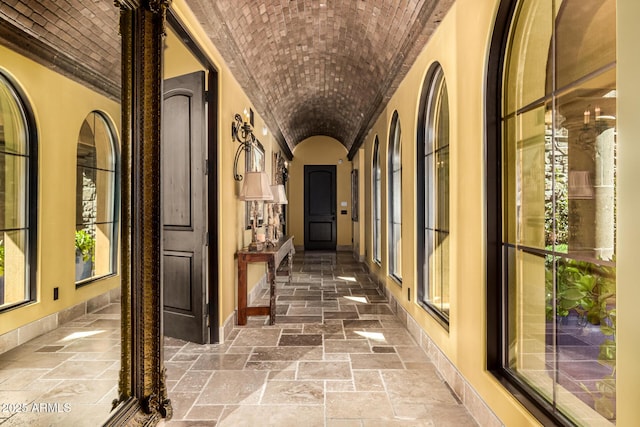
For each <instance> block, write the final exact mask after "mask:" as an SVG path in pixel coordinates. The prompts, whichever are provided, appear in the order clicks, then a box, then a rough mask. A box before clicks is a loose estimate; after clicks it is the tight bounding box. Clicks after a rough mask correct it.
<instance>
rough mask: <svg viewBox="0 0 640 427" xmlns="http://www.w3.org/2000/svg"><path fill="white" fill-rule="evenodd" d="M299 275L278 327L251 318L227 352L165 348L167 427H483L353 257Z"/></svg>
mask: <svg viewBox="0 0 640 427" xmlns="http://www.w3.org/2000/svg"><path fill="white" fill-rule="evenodd" d="M293 268H294V271H293V281H292V285H291V286H289V285H288V283H287V282H286V281H283V280H279V282H278V289H277V292H276V294H277V319H276V324H275V325H273V326H268V325H266V323H267V318H266V317H252V318H249V322H248V324H247V326H243V327H237V328H236V329H234V330H233V333H232V335H231V337H230V339H229V340H228V341H227V342H225V343H224V344H221V345H205V346H201V345H195V344H190V343H187V342H184V341H180V340H176V339H171V338H167V339H166V340H165V361H166V362H165V366H166V368H167V387H168V390H169V397H170V398H171V401H172V403H173V411H174V413H173V419H172V420H171V421H169V422H167V423H166V424H167V425H170V426H172V427H175V426H213V425H219V426H233V427H236V426H258V425H260V426H266V425H269V426H279V427H288V426H296V427H297V426H305V427H311V426H326V427H351V426H354V427H355V426H361V427H372V426H380V427H382V426H384V427H387V426H456V427H458V426H472V425H477V424H476V422H475V421H474V420H473V418H472V417H471V416H470V415H469V413H468V412H467V411H466V409H465V408H464V406H463V405H462V404H461V403H460V401H459V400H458V399H457V398H456V397H455V395H454V394H453V392H452V391H451V390H450V388H449V386H448V385H447V384H446V383H445V382H444V381H443V379H442V378H441V377H440V376H439V375H438V374H437V373H436V369H435V368H434V365H433V364H432V362H431V361H430V360H429V358H428V357H427V355H426V354H425V353H424V352H423V350H422V349H421V348H420V347H419V346H418V345H417V344H416V343H415V341H414V340H413V338H412V337H411V335H410V334H409V332H408V331H407V329H406V328H405V326H404V325H403V324H402V323H401V322H399V321H398V320H397V318H396V317H395V315H394V314H393V313H392V311H391V310H390V307H389V305H388V304H387V301H386V298H385V297H384V296H383V295H381V293H380V292H379V290H378V287H377V285H376V284H375V283H373V282H372V281H371V279H370V278H369V276H368V275H367V274H366V273H365V271H364V269H363V266H362V264H360V263H358V262H355V261H354V260H353V258H352V255H351V253H337V254H336V253H328V252H324V253H321V252H318V253H314V252H307V253H303V254H298V255H296V256H295V259H294V267H293ZM279 279H286V276H285V277H282V276H279ZM261 304H268V300H267V294H266V292H265V294H264V295H263V296H261V299H260V300H258V301H254V302H253V305H261Z"/></svg>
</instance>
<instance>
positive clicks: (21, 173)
mask: <svg viewBox="0 0 640 427" xmlns="http://www.w3.org/2000/svg"><path fill="white" fill-rule="evenodd" d="M29 152H30V149H29V133H28V126H27V118H26V114H25V110H24V106H23V104H22V103H21V102H20V98H19V96H18V94H17V92H16V91H15V90H14V88H13V86H12V85H11V84H10V83H9V81H8V80H7V79H6V78H5V77H4V76H2V75H1V74H0V309H2V308H6V307H10V306H12V305H15V304H19V303H22V302H24V301H28V300H29V299H31V298H33V297H34V296H35V295H31V288H30V277H29V271H28V266H29V257H28V256H29V254H28V252H27V251H28V250H29V249H30V248H28V247H27V241H28V236H29V232H30V231H29V229H28V227H29V223H28V217H29V204H28V202H29V200H28V189H27V186H28V184H29V183H28V181H27V177H28V172H29V170H28V169H29V167H30V165H29V158H28V154H29ZM33 184H34V185H35V183H33Z"/></svg>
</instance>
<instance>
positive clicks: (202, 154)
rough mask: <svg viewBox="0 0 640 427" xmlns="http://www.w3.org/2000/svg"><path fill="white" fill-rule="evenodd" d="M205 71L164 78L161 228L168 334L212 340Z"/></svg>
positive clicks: (165, 330)
mask: <svg viewBox="0 0 640 427" xmlns="http://www.w3.org/2000/svg"><path fill="white" fill-rule="evenodd" d="M204 77H205V75H204V72H202V71H200V72H197V73H193V74H187V75H184V76H180V77H175V78H172V79H168V80H165V81H164V101H163V107H162V108H163V110H162V142H161V144H162V154H161V155H162V169H161V188H162V230H163V245H164V247H163V252H162V254H163V256H162V265H163V275H162V277H163V307H164V315H163V319H164V334H165V335H166V336H170V337H174V338H180V339H183V340H187V341H192V342H197V343H200V344H203V343H205V342H207V341H208V336H209V331H208V326H207V324H208V319H207V314H208V313H207V309H206V307H207V299H206V286H205V284H206V278H207V274H206V265H207V262H206V257H207V254H208V247H207V238H206V236H207V227H206V224H207V198H206V194H207V185H206V178H207V177H206V142H207V141H206V132H205V124H206V121H205V96H204Z"/></svg>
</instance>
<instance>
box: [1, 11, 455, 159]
mask: <svg viewBox="0 0 640 427" xmlns="http://www.w3.org/2000/svg"><path fill="white" fill-rule="evenodd" d="M186 2H187V4H188V5H189V7H190V8H191V9H192V10H193V12H194V14H195V15H196V17H197V18H198V19H199V21H200V22H201V23H202V25H203V27H204V29H205V31H206V33H207V34H208V36H209V37H210V38H211V39H212V41H213V43H214V44H215V45H216V47H217V48H218V49H219V51H220V53H221V54H222V56H223V57H224V59H225V61H226V62H227V63H228V65H229V67H230V69H231V71H232V72H233V74H234V76H235V77H236V79H237V80H238V81H239V83H240V84H241V85H242V87H243V88H244V90H245V91H246V92H247V94H248V95H249V97H250V99H251V101H252V102H253V104H254V105H255V107H256V110H257V112H258V113H259V114H260V115H261V116H262V117H264V118H265V121H266V122H267V124H268V126H269V128H270V129H271V131H272V132H273V133H274V135H275V137H276V139H277V140H278V142H279V143H280V144H281V146H283V147H286V148H288V149H289V150H293V148H294V147H295V145H296V144H298V143H299V142H301V141H302V140H304V139H305V138H307V137H310V136H313V135H328V136H331V137H333V138H335V139H337V140H338V141H340V142H341V143H342V144H344V145H345V147H346V148H347V149H355V148H357V147H358V146H359V144H360V143H361V142H362V140H363V138H364V136H365V135H366V132H367V131H368V130H369V128H370V127H371V126H372V125H373V123H374V122H375V120H376V119H377V117H378V116H379V114H380V113H381V112H382V109H383V108H384V106H385V105H386V103H387V101H388V100H389V98H390V97H391V96H392V95H393V93H394V92H395V90H396V89H397V87H398V85H399V83H400V81H401V80H402V78H403V77H404V76H405V75H406V73H407V71H408V70H409V68H410V67H411V65H412V64H413V62H414V61H415V59H416V57H417V55H418V54H419V53H420V51H421V50H422V48H423V47H424V45H425V44H426V42H427V40H428V38H429V37H430V36H431V34H432V33H433V31H434V30H435V28H436V27H437V25H438V24H439V22H440V21H441V20H442V18H443V17H444V15H445V14H446V12H447V11H448V10H449V8H450V6H451V4H452V3H453V2H454V0H261V1H257V0H186ZM58 3H59V1H58V0H2V1H1V2H0V43H3V44H6V45H9V46H10V47H12V48H14V49H16V50H17V51H19V52H22V53H24V54H25V55H26V56H29V57H31V58H32V59H34V60H36V61H39V62H41V63H43V64H46V65H48V66H50V67H52V68H57V69H58V70H59V71H60V72H61V73H63V74H66V75H71V76H72V77H75V78H79V79H80V80H82V81H85V82H87V83H89V85H91V86H92V87H94V88H96V89H98V90H99V91H101V92H103V93H105V94H107V95H109V96H111V97H112V98H114V99H117V98H118V97H119V86H120V66H119V64H120V57H119V56H120V55H119V51H120V46H119V44H120V38H119V36H118V9H117V8H116V7H115V6H114V3H113V1H112V0H64V3H65V6H64V7H61V6H59V5H58ZM18 33H20V35H19V36H16V34H18ZM87 35H88V36H89V37H87ZM229 121H231V118H229Z"/></svg>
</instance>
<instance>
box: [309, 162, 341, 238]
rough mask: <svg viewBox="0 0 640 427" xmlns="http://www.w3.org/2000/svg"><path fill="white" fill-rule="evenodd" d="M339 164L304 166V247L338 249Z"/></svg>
mask: <svg viewBox="0 0 640 427" xmlns="http://www.w3.org/2000/svg"><path fill="white" fill-rule="evenodd" d="M336 228H337V227H336V167H335V165H322V166H315V165H313V166H311V165H307V166H305V167H304V248H305V249H328V250H336Z"/></svg>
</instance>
